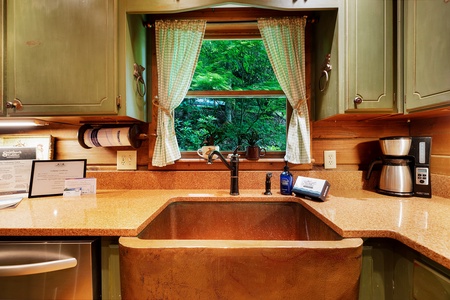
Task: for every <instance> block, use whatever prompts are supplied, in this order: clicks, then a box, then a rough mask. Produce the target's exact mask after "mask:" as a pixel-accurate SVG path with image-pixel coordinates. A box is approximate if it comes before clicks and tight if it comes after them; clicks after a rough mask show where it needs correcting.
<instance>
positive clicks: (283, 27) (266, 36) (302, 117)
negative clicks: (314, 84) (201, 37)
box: [258, 17, 311, 164]
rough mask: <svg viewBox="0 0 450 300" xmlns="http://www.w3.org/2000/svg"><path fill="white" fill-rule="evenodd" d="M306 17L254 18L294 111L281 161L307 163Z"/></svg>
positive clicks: (309, 151) (309, 150)
mask: <svg viewBox="0 0 450 300" xmlns="http://www.w3.org/2000/svg"><path fill="white" fill-rule="evenodd" d="M305 26H306V17H292V18H291V17H286V18H280V19H275V18H270V19H258V27H259V31H260V32H261V36H262V39H263V42H264V46H265V48H266V51H267V54H268V56H269V60H270V63H271V64H272V68H273V70H274V72H275V76H276V77H277V80H278V82H279V83H280V86H281V88H282V89H283V92H284V93H285V94H286V97H287V99H288V101H289V103H290V104H291V106H292V107H293V108H294V110H293V114H292V117H291V121H290V123H289V127H288V134H287V135H288V136H287V142H286V157H285V159H286V160H287V161H289V162H291V163H294V164H303V163H311V147H310V143H311V142H310V124H309V113H308V103H307V101H306V84H305Z"/></svg>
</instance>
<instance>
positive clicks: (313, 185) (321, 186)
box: [292, 176, 330, 201]
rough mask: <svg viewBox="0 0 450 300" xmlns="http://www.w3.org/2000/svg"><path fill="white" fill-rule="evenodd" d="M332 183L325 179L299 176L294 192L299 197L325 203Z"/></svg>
mask: <svg viewBox="0 0 450 300" xmlns="http://www.w3.org/2000/svg"><path fill="white" fill-rule="evenodd" d="M329 189H330V183H329V182H328V181H326V180H323V179H316V178H310V177H303V176H298V177H297V180H296V181H295V184H294V187H293V188H292V191H293V192H294V194H295V195H296V196H298V197H302V198H306V199H312V200H321V201H325V200H326V198H327V194H328V191H329Z"/></svg>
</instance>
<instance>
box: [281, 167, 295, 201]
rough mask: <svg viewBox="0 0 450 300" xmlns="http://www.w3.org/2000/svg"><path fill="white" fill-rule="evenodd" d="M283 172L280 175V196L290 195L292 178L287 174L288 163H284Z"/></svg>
mask: <svg viewBox="0 0 450 300" xmlns="http://www.w3.org/2000/svg"><path fill="white" fill-rule="evenodd" d="M284 163H285V166H284V171H283V172H282V173H281V175H280V193H281V194H282V195H292V186H293V177H292V174H291V172H289V166H288V162H287V161H284Z"/></svg>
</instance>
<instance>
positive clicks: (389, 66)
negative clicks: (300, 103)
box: [315, 0, 398, 120]
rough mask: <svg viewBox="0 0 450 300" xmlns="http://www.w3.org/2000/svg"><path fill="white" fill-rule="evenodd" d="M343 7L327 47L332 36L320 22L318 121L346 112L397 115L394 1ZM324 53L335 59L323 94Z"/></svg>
mask: <svg viewBox="0 0 450 300" xmlns="http://www.w3.org/2000/svg"><path fill="white" fill-rule="evenodd" d="M342 3H343V4H342V5H343V6H342V8H341V9H340V10H341V11H340V12H339V13H338V16H337V18H336V20H337V22H336V27H335V29H334V36H332V37H331V38H332V39H333V42H332V43H331V44H328V43H327V42H326V41H327V39H328V40H329V39H330V37H327V35H330V36H331V33H332V31H333V30H332V28H331V27H330V25H326V24H320V23H321V22H322V20H323V19H324V18H322V17H321V19H320V22H319V24H318V25H317V26H318V30H317V31H316V36H317V35H321V41H319V42H318V46H317V47H318V60H317V61H316V66H317V69H316V74H317V75H316V77H317V78H318V79H316V84H315V90H316V99H315V101H316V105H315V116H316V120H320V119H325V118H329V117H333V116H335V115H339V114H346V113H363V114H366V113H377V114H390V113H397V111H398V109H397V103H396V99H395V89H396V84H395V80H394V76H395V69H396V65H395V36H394V32H395V16H394V1H393V0H382V1H378V0H377V1H374V0H347V1H342ZM326 20H327V22H329V20H330V18H329V17H327V18H326ZM327 26H328V27H329V29H328V30H324V28H326V27H327ZM324 33H325V34H324ZM326 33H328V34H326ZM324 49H328V51H329V53H330V54H331V61H330V63H331V65H332V70H331V71H330V73H329V83H328V86H326V88H325V89H324V83H323V81H324V79H323V78H324V76H323V74H324V73H323V69H322V68H323V65H324V64H323V62H322V61H321V60H322V59H323V56H324V54H325V53H326V50H324ZM321 74H322V75H321ZM321 76H322V78H320V77H321ZM321 90H323V91H321Z"/></svg>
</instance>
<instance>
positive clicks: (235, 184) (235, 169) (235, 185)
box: [208, 146, 240, 196]
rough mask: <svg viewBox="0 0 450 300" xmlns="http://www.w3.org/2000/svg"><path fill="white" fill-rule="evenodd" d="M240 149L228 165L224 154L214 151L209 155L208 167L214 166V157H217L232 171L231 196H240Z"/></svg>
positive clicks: (235, 151) (235, 152) (232, 156)
mask: <svg viewBox="0 0 450 300" xmlns="http://www.w3.org/2000/svg"><path fill="white" fill-rule="evenodd" d="M239 148H240V146H237V147H236V149H234V151H233V154H232V155H231V158H230V163H228V162H227V160H226V159H225V157H223V155H222V153H220V152H219V151H217V150H214V151H212V152H211V153H210V154H209V155H208V165H210V164H212V161H213V159H212V158H213V156H214V155H217V156H218V157H219V158H220V160H221V161H222V162H223V163H224V164H225V166H227V168H228V169H229V170H230V171H231V183H230V195H233V196H237V195H239V176H238V173H239V154H238V153H237V151H238V149H239Z"/></svg>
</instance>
